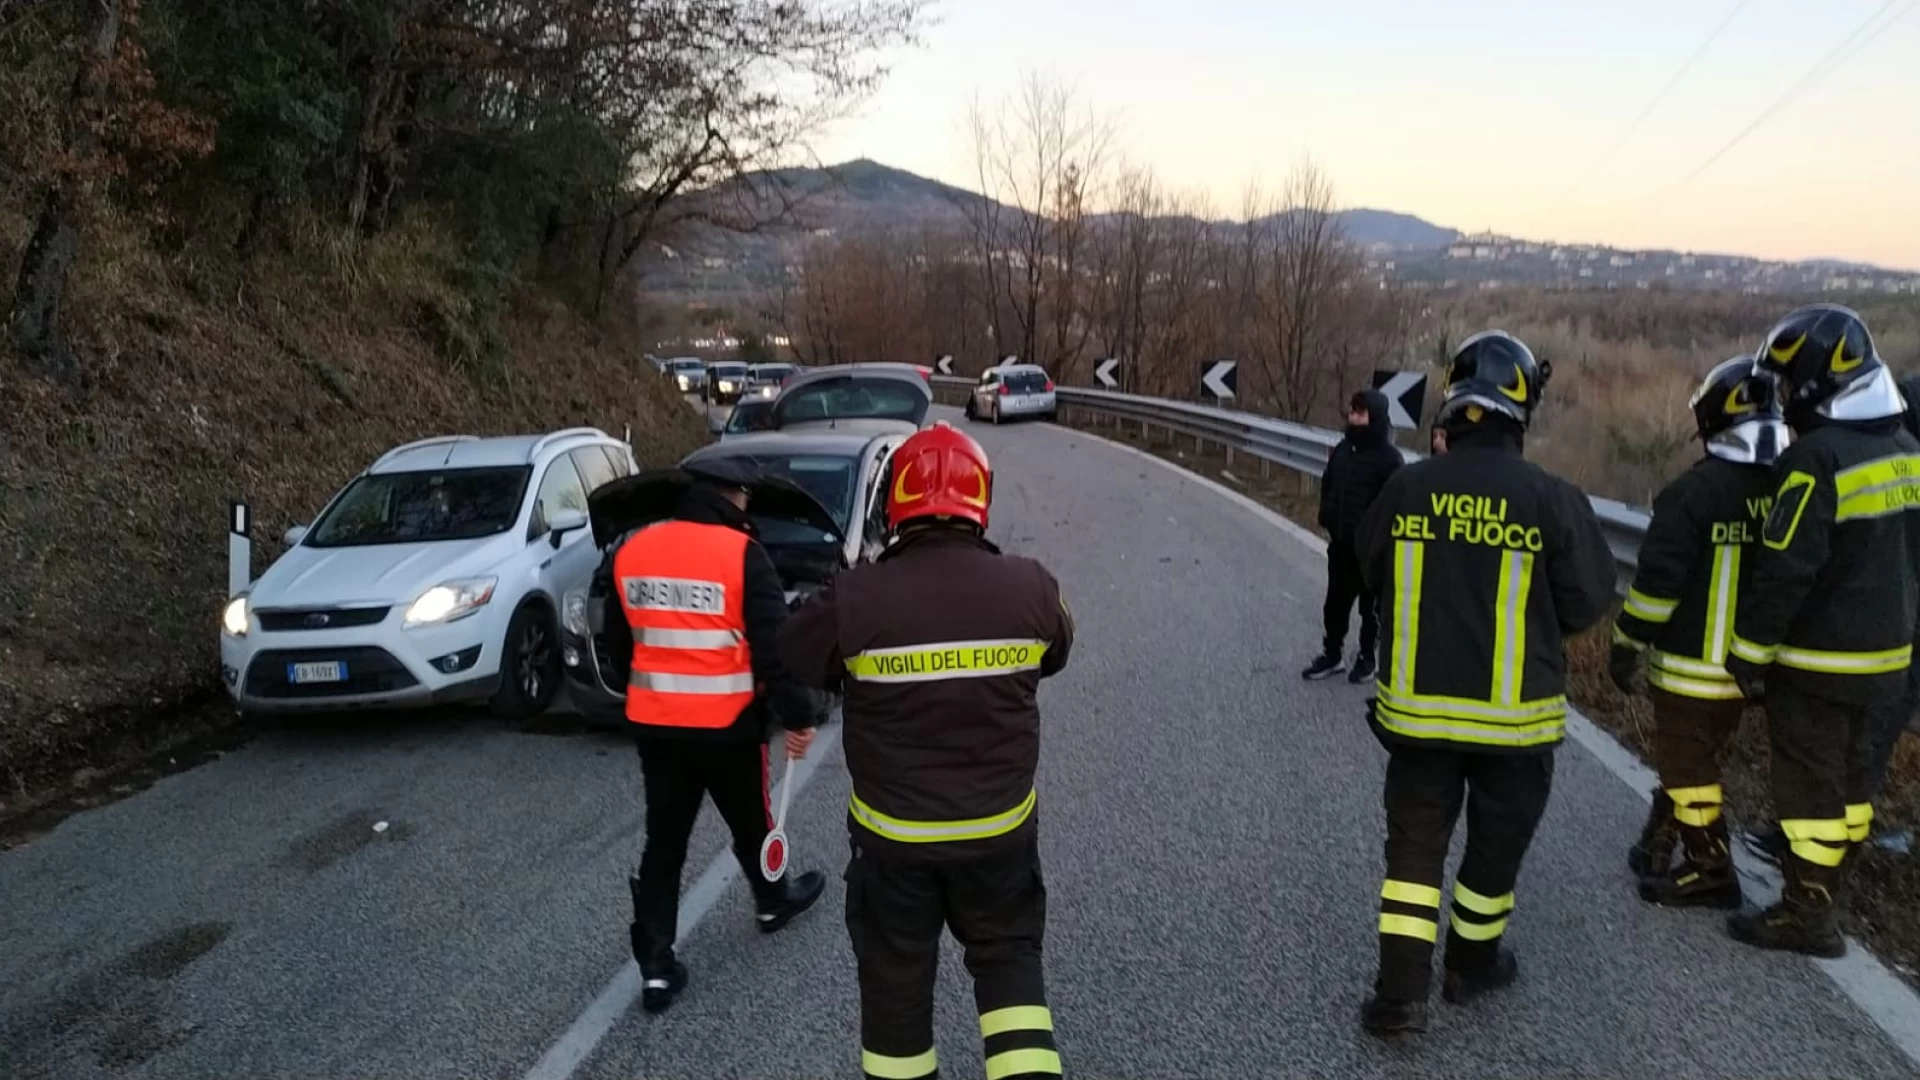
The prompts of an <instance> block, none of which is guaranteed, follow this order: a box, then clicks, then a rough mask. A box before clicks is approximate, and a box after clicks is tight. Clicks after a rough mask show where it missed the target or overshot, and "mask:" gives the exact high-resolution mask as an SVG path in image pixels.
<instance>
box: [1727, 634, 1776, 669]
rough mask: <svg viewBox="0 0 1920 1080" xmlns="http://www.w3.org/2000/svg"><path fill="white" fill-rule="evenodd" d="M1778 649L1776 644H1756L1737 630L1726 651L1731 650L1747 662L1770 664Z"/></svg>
mask: <svg viewBox="0 0 1920 1080" xmlns="http://www.w3.org/2000/svg"><path fill="white" fill-rule="evenodd" d="M1779 649H1780V646H1778V645H1756V644H1754V643H1753V642H1751V641H1748V640H1747V639H1746V638H1743V637H1741V636H1740V635H1739V633H1738V632H1736V633H1735V634H1734V635H1733V641H1732V642H1730V643H1729V644H1728V646H1727V651H1728V652H1731V653H1732V654H1733V655H1735V656H1737V657H1739V658H1740V659H1742V660H1745V661H1746V662H1747V663H1749V664H1771V663H1773V654H1774V653H1776V652H1778V651H1779Z"/></svg>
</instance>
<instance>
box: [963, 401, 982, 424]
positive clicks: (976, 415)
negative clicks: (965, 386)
mask: <svg viewBox="0 0 1920 1080" xmlns="http://www.w3.org/2000/svg"><path fill="white" fill-rule="evenodd" d="M960 414H961V415H962V416H965V417H966V418H967V419H968V420H970V421H976V422H977V421H978V420H979V419H980V411H979V410H978V409H975V408H974V407H973V395H972V394H968V395H967V407H966V408H964V409H962V410H960Z"/></svg>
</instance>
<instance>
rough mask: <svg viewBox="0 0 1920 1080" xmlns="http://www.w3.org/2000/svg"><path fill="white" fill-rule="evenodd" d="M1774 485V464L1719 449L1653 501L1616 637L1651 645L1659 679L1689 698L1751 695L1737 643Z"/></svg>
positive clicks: (1652, 673) (1650, 674)
mask: <svg viewBox="0 0 1920 1080" xmlns="http://www.w3.org/2000/svg"><path fill="white" fill-rule="evenodd" d="M1773 488H1774V483H1773V472H1772V470H1771V469H1769V468H1768V467H1767V466H1765V465H1741V464H1738V463H1736V462H1732V461H1723V460H1721V459H1720V458H1717V457H1713V456H1711V455H1709V456H1707V457H1703V458H1701V459H1700V460H1699V461H1698V462H1696V463H1695V464H1694V466H1693V468H1691V469H1688V470H1687V471H1686V472H1684V473H1681V474H1680V475H1679V476H1678V477H1677V478H1675V479H1674V481H1673V482H1672V483H1670V484H1668V485H1667V486H1666V487H1665V488H1664V489H1662V490H1661V492H1660V494H1659V495H1658V496H1657V497H1655V499H1654V500H1653V520H1652V522H1650V523H1649V524H1648V525H1647V537H1646V539H1645V540H1643V541H1641V543H1640V567H1639V569H1638V570H1637V571H1636V572H1635V574H1634V578H1633V587H1632V588H1631V589H1629V590H1628V591H1627V601H1626V604H1625V605H1624V606H1622V607H1621V609H1620V617H1619V618H1618V619H1616V620H1615V621H1614V624H1613V640H1614V641H1615V642H1616V643H1619V644H1624V645H1628V646H1630V647H1632V648H1635V649H1649V650H1650V655H1649V657H1648V665H1647V681H1648V682H1649V683H1652V684H1653V685H1654V686H1657V687H1660V688H1661V689H1663V690H1666V691H1668V692H1669V693H1674V694H1679V695H1681V696H1683V697H1691V698H1703V699H1707V700H1717V701H1731V700H1735V699H1737V698H1739V697H1740V696H1741V693H1740V687H1739V685H1738V684H1736V683H1735V682H1734V681H1733V676H1731V675H1728V674H1727V669H1726V662H1727V647H1728V646H1729V645H1730V644H1731V643H1732V641H1733V624H1734V617H1735V615H1736V614H1737V613H1738V611H1739V598H1740V596H1741V595H1742V594H1743V593H1744V592H1745V591H1746V585H1747V581H1748V579H1749V578H1750V577H1751V576H1752V572H1753V552H1752V549H1753V547H1754V545H1756V544H1758V543H1759V541H1760V528H1761V525H1762V523H1763V522H1765V520H1766V517H1767V508H1768V507H1769V506H1771V505H1772V504H1773Z"/></svg>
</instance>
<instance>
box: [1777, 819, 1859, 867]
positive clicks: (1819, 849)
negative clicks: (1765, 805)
mask: <svg viewBox="0 0 1920 1080" xmlns="http://www.w3.org/2000/svg"><path fill="white" fill-rule="evenodd" d="M1780 831H1782V832H1784V833H1786V834H1787V840H1788V846H1789V847H1791V848H1792V849H1793V853H1794V854H1795V855H1797V856H1799V857H1800V858H1802V859H1805V860H1806V861H1807V862H1810V863H1812V864H1814V865H1815V866H1839V865H1840V861H1841V860H1842V859H1844V858H1846V856H1847V846H1846V845H1847V820H1846V819H1845V818H1792V819H1789V820H1786V821H1782V822H1781V823H1780Z"/></svg>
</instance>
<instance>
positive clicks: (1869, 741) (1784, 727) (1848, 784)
mask: <svg viewBox="0 0 1920 1080" xmlns="http://www.w3.org/2000/svg"><path fill="white" fill-rule="evenodd" d="M1766 705H1767V733H1768V735H1769V737H1770V743H1771V746H1770V749H1771V770H1772V782H1773V809H1774V812H1775V813H1776V814H1778V815H1779V816H1780V828H1781V830H1782V831H1783V832H1785V833H1786V835H1787V844H1788V848H1789V849H1790V850H1791V851H1792V853H1793V855H1794V856H1795V857H1797V858H1799V859H1801V860H1803V861H1805V862H1808V863H1811V864H1813V865H1814V866H1818V867H1829V868H1830V867H1836V866H1839V865H1840V864H1841V862H1842V860H1844V859H1845V858H1846V853H1847V846H1848V845H1849V844H1850V843H1853V844H1857V843H1861V842H1863V841H1865V840H1866V838H1867V834H1868V832H1869V831H1870V830H1871V826H1872V824H1873V797H1874V794H1875V792H1876V788H1877V787H1878V784H1879V781H1880V779H1881V777H1880V776H1878V775H1876V772H1875V769H1876V765H1877V764H1878V757H1879V754H1878V751H1879V749H1880V747H1881V745H1883V744H1886V743H1887V740H1884V739H1881V738H1879V737H1878V736H1879V735H1880V734H1881V733H1880V732H1879V731H1878V730H1877V729H1876V725H1879V726H1884V725H1885V723H1886V716H1887V712H1888V707H1889V706H1888V705H1885V704H1880V703H1876V704H1873V705H1861V704H1853V703H1850V702H1843V701H1835V700H1833V699H1831V698H1827V697H1822V696H1820V695H1818V694H1815V693H1811V692H1809V691H1808V689H1807V687H1805V686H1804V685H1802V684H1801V683H1800V682H1799V681H1798V680H1796V679H1795V678H1794V677H1793V675H1792V673H1791V672H1789V671H1785V670H1782V669H1780V668H1779V667H1778V666H1776V667H1775V668H1774V669H1773V671H1772V672H1771V673H1770V674H1769V675H1768V677H1767V700H1766ZM1888 753H1889V754H1891V750H1890V749H1889V750H1888Z"/></svg>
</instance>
